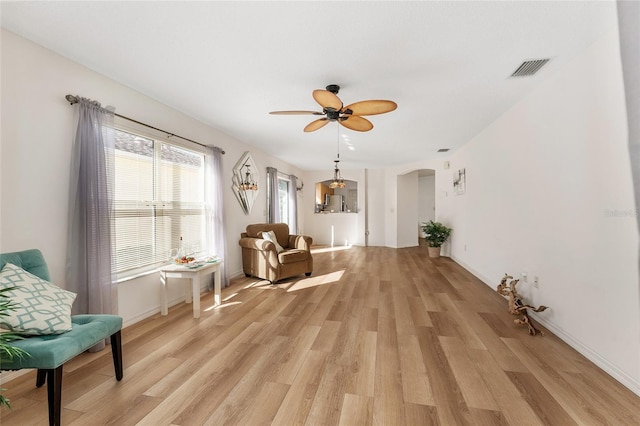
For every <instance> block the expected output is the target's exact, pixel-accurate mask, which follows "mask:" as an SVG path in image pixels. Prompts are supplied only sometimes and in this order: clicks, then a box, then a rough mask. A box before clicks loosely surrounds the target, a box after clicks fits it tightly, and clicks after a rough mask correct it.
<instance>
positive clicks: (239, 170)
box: [232, 151, 260, 215]
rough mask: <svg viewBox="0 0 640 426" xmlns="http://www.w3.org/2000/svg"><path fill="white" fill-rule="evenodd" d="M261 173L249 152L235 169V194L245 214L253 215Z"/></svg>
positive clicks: (241, 158)
mask: <svg viewBox="0 0 640 426" xmlns="http://www.w3.org/2000/svg"><path fill="white" fill-rule="evenodd" d="M258 177H259V173H258V167H257V166H256V163H255V162H254V161H253V157H251V153H250V152H249V151H247V152H245V153H244V154H243V155H242V157H240V160H239V161H238V162H237V163H236V165H235V167H234V168H233V186H232V187H233V192H234V194H236V198H237V199H238V202H239V203H240V207H241V208H242V211H243V212H244V214H246V215H248V214H249V213H251V209H252V208H253V203H254V202H255V200H256V198H257V197H258V190H259V188H260V185H259V182H258V181H259V179H258Z"/></svg>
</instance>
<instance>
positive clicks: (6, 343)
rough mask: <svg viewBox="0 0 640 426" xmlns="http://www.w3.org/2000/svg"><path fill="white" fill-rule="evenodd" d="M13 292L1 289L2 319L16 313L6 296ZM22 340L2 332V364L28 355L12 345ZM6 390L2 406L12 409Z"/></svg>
mask: <svg viewBox="0 0 640 426" xmlns="http://www.w3.org/2000/svg"><path fill="white" fill-rule="evenodd" d="M11 290H13V287H9V288H3V289H0V317H6V316H9V312H10V311H15V310H16V306H15V304H14V303H13V302H12V301H11V300H10V299H9V297H8V296H7V295H6V293H7V292H9V291H11ZM16 339H21V337H20V336H18V335H16V334H14V333H10V332H0V363H1V362H2V361H3V360H11V359H13V357H16V356H17V357H23V356H25V355H27V353H26V352H25V351H23V350H22V349H20V348H17V347H15V346H12V345H11V341H13V340H16ZM3 390H4V389H1V388H0V406H2V405H4V406H6V407H8V408H11V404H10V403H9V400H8V399H7V398H5V397H4V396H3V395H2V391H3Z"/></svg>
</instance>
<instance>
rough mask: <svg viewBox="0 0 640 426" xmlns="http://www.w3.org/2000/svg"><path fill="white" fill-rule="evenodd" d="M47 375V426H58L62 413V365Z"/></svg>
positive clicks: (49, 371) (48, 371)
mask: <svg viewBox="0 0 640 426" xmlns="http://www.w3.org/2000/svg"><path fill="white" fill-rule="evenodd" d="M44 371H45V372H46V374H47V399H48V402H49V426H60V414H61V413H62V365H61V366H60V367H58V368H56V369H53V370H44Z"/></svg>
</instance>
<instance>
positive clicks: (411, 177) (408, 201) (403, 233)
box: [397, 171, 419, 247]
mask: <svg viewBox="0 0 640 426" xmlns="http://www.w3.org/2000/svg"><path fill="white" fill-rule="evenodd" d="M397 185H398V188H397V193H398V204H397V210H398V230H397V235H398V243H397V247H415V246H417V245H418V233H417V232H416V227H417V226H418V198H419V195H418V172H417V171H414V172H411V173H407V174H404V175H401V176H398V181H397Z"/></svg>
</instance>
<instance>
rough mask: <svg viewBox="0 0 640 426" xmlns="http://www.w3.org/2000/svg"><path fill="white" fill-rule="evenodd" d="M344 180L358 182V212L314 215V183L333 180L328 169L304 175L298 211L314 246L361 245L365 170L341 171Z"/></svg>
mask: <svg viewBox="0 0 640 426" xmlns="http://www.w3.org/2000/svg"><path fill="white" fill-rule="evenodd" d="M340 174H341V175H342V177H343V178H344V179H346V180H351V181H355V182H357V183H358V212H352V213H315V201H316V198H315V184H316V183H317V182H322V181H325V180H327V179H330V178H332V176H333V171H332V170H331V169H329V168H328V169H327V170H323V171H307V172H304V182H305V184H304V185H305V186H304V189H303V191H302V194H299V198H298V209H299V213H300V215H301V216H304V221H305V227H304V229H303V233H304V234H306V235H310V236H312V237H313V244H318V245H330V244H331V243H332V242H333V244H334V245H335V246H344V245H345V244H349V245H364V214H365V211H364V191H365V190H364V170H342V169H341V170H340Z"/></svg>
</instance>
